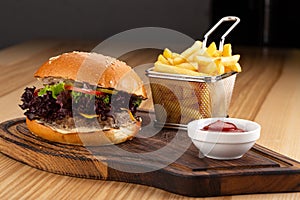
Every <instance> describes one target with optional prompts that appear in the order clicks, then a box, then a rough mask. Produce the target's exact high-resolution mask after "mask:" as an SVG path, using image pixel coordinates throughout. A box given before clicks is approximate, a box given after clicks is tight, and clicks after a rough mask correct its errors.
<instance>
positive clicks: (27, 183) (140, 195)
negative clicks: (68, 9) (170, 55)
mask: <svg viewBox="0 0 300 200" xmlns="http://www.w3.org/2000/svg"><path fill="white" fill-rule="evenodd" d="M97 44H98V43H97V42H96V41H58V40H33V41H28V42H24V43H21V44H18V45H14V46H11V47H9V48H5V49H2V50H0V71H1V74H0V122H3V121H6V120H10V119H14V118H17V117H23V112H22V110H21V109H20V108H19V107H18V104H19V103H20V95H21V94H22V92H23V90H24V88H25V87H26V86H32V85H37V84H38V83H37V81H36V80H35V79H34V78H33V73H34V72H35V70H36V69H37V68H38V67H39V66H40V65H41V64H42V63H43V62H45V61H46V60H48V58H49V57H52V56H55V55H58V54H60V53H62V52H68V51H73V50H80V51H90V50H91V49H93V48H94V47H95V46H96V45H97ZM233 51H234V53H239V54H241V59H240V64H241V65H242V68H243V71H242V73H240V74H238V76H237V80H236V85H235V88H234V92H233V96H232V102H231V106H230V111H229V115H230V116H231V117H237V118H245V119H250V120H253V121H256V122H258V123H260V124H261V126H262V132H261V137H260V139H259V140H258V141H257V143H258V144H260V145H262V146H264V147H267V148H269V149H271V150H274V151H276V152H278V153H280V154H283V155H285V156H288V157H290V158H292V159H295V160H298V161H300V133H299V130H300V112H299V111H300V49H267V48H266V49H262V48H253V47H252V48H250V47H234V49H233ZM156 56H157V52H153V51H151V50H145V51H137V52H133V53H129V54H126V55H124V56H122V57H121V58H122V60H124V61H126V62H127V63H128V64H129V65H131V66H133V67H134V66H137V65H139V64H141V62H145V61H147V62H153V61H154V60H155V59H156ZM149 106H150V107H151V102H150V101H149V102H146V103H145V104H144V106H143V107H144V109H148V108H149ZM0 181H1V184H0V199H189V198H188V197H185V196H180V195H176V194H172V193H169V192H166V191H163V190H160V189H156V188H153V187H147V186H142V185H136V184H131V183H122V182H114V181H100V180H90V179H81V178H74V177H68V176H61V175H56V174H52V173H48V172H44V171H41V170H37V169H35V168H32V167H29V166H27V165H25V164H22V163H20V162H17V161H15V160H13V159H11V158H9V157H7V156H5V155H3V154H1V153H0ZM299 184H300V180H299ZM193 199H194V198H193ZM199 199H202V198H199ZM209 199H234V200H237V199H300V193H272V194H253V195H236V196H226V197H215V198H209Z"/></svg>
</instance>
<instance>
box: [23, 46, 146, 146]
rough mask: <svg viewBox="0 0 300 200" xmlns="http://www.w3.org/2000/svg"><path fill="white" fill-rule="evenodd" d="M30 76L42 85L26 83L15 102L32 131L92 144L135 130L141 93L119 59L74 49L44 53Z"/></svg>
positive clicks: (123, 136) (124, 137)
mask: <svg viewBox="0 0 300 200" xmlns="http://www.w3.org/2000/svg"><path fill="white" fill-rule="evenodd" d="M34 77H35V78H37V79H38V80H39V81H41V83H42V85H43V86H42V87H40V88H36V87H35V86H33V87H26V88H25V91H24V93H23V94H22V96H21V102H22V103H21V104H20V105H19V106H20V107H21V109H23V110H24V115H25V116H26V124H27V127H28V129H29V130H30V131H31V132H32V133H33V134H35V135H36V136H39V137H41V138H43V139H46V140H48V141H52V142H59V143H63V144H74V145H85V146H96V145H107V144H118V143H121V142H125V141H127V140H130V139H132V138H133V137H134V136H135V135H136V134H137V133H138V132H139V130H140V128H141V123H142V120H141V117H139V116H136V114H137V108H138V107H139V105H140V104H141V102H142V101H143V100H145V99H147V93H146V90H145V87H144V84H143V82H142V80H141V79H140V77H139V76H138V75H137V74H136V73H135V72H134V71H133V69H132V68H131V67H130V66H128V65H127V64H126V63H125V62H122V61H120V60H118V59H115V58H112V57H109V56H105V55H102V54H99V53H89V52H77V51H74V52H68V53H63V54H61V55H59V56H56V57H52V58H50V59H49V60H48V61H47V62H45V63H44V64H43V65H42V66H41V67H40V68H39V69H38V70H37V71H36V72H35V74H34Z"/></svg>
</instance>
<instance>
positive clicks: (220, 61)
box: [154, 41, 242, 76]
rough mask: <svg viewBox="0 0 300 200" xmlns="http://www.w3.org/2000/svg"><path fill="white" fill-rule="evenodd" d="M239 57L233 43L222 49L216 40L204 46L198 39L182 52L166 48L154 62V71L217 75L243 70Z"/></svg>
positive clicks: (191, 74)
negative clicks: (234, 52) (232, 45)
mask: <svg viewBox="0 0 300 200" xmlns="http://www.w3.org/2000/svg"><path fill="white" fill-rule="evenodd" d="M239 59H240V55H239V54H236V55H232V47H231V44H225V45H224V46H223V50H222V51H220V50H218V49H217V47H216V44H215V42H212V43H211V44H210V45H209V46H208V47H205V48H202V42H201V41H196V42H195V43H194V44H193V45H192V46H191V47H190V48H188V49H186V50H185V51H183V52H182V53H181V54H178V53H175V52H172V51H171V50H170V49H168V48H165V49H164V51H163V53H162V54H160V55H159V56H158V58H157V61H156V62H155V64H154V71H157V72H164V73H171V74H184V75H190V76H217V75H221V74H224V73H227V72H231V71H235V72H241V71H242V69H241V66H240V64H239V63H238V61H239Z"/></svg>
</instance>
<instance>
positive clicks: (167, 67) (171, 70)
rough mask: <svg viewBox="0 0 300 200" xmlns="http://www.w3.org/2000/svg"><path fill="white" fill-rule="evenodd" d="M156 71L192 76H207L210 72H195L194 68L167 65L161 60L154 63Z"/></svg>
mask: <svg viewBox="0 0 300 200" xmlns="http://www.w3.org/2000/svg"><path fill="white" fill-rule="evenodd" d="M154 71H157V72H164V73H170V74H184V75H190V76H207V75H208V74H204V73H199V72H195V71H193V70H189V69H184V68H180V67H176V66H172V65H166V64H163V63H161V62H158V61H157V62H155V63H154Z"/></svg>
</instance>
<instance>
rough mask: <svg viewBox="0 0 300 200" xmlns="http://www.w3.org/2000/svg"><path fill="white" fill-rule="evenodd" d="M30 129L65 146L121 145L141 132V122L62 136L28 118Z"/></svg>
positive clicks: (37, 134) (35, 133) (27, 122)
mask: <svg viewBox="0 0 300 200" xmlns="http://www.w3.org/2000/svg"><path fill="white" fill-rule="evenodd" d="M26 124H27V127H28V129H29V130H30V131H31V132H32V133H33V134H34V135H36V136H39V137H41V138H44V139H46V140H49V141H52V142H58V143H63V144H72V145H83V146H101V145H109V144H119V143H122V142H125V141H127V140H131V139H132V138H133V137H134V136H135V135H136V134H137V133H138V132H139V130H140V128H141V122H139V121H137V122H136V123H133V124H132V125H130V126H126V127H120V128H118V129H115V128H111V129H110V130H105V131H101V130H100V131H95V132H88V133H77V132H75V133H68V134H62V133H60V132H58V131H56V130H54V129H52V128H50V127H48V126H45V125H43V124H41V123H38V122H37V121H36V120H29V119H28V118H26Z"/></svg>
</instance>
